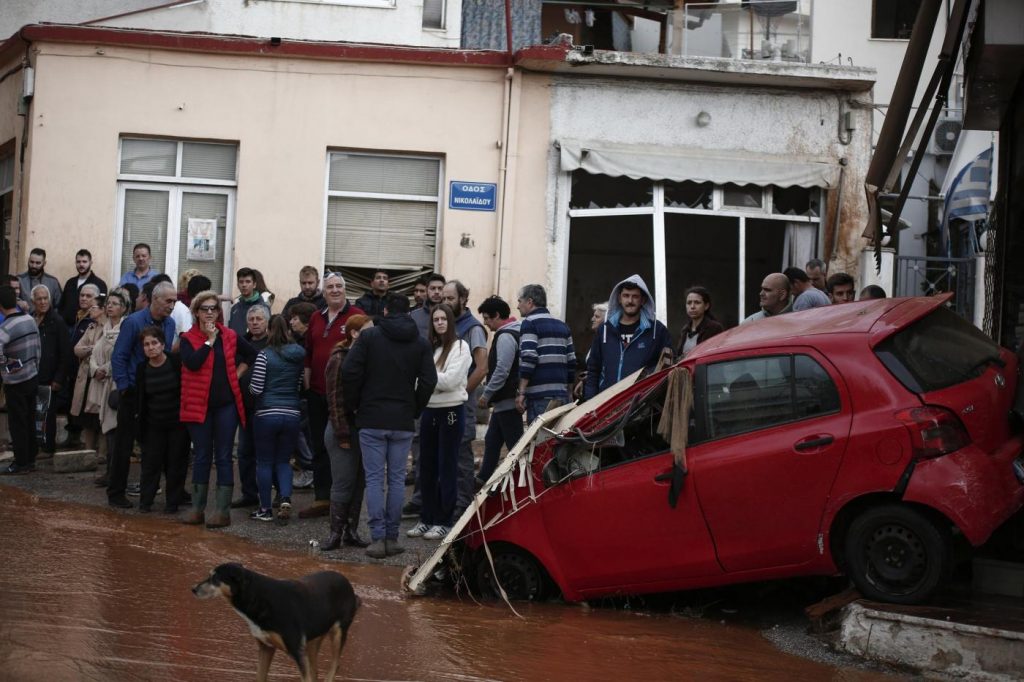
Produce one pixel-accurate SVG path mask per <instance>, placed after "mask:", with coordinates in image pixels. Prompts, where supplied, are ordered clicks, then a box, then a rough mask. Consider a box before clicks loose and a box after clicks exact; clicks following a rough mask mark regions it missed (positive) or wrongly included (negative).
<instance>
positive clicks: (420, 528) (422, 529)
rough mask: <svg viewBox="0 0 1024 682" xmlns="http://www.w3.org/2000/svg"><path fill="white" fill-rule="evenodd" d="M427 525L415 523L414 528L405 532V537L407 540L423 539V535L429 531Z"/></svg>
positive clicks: (429, 527) (429, 526)
mask: <svg viewBox="0 0 1024 682" xmlns="http://www.w3.org/2000/svg"><path fill="white" fill-rule="evenodd" d="M431 527H432V526H431V525H430V524H429V523H423V522H422V521H421V522H419V523H417V524H416V525H415V526H413V527H412V528H410V529H409V530H407V531H405V537H407V538H419V537H423V534H424V533H426V532H427V531H428V530H430V529H431Z"/></svg>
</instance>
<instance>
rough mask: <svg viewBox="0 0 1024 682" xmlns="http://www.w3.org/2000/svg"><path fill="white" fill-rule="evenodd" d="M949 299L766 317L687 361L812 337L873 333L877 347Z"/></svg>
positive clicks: (719, 339) (889, 301)
mask: <svg viewBox="0 0 1024 682" xmlns="http://www.w3.org/2000/svg"><path fill="white" fill-rule="evenodd" d="M949 298H950V297H949V296H948V295H945V296H918V297H914V298H882V299H874V300H869V301H856V302H854V303H843V304H841V305H830V306H822V307H820V308H812V309H810V310H801V311H800V312H796V313H786V314H784V315H776V316H774V317H766V318H764V319H762V320H757V321H754V322H748V323H747V324H741V325H739V326H737V327H733V328H732V329H730V330H728V331H726V332H723V333H721V334H719V335H717V336H714V337H712V338H710V339H708V340H707V341H705V342H704V343H701V344H700V345H698V346H697V347H696V348H695V349H694V350H693V353H691V354H690V355H688V356H687V357H686V359H687V360H690V359H697V358H701V357H704V356H708V355H717V354H719V353H722V352H727V351H738V350H751V349H756V348H761V347H765V346H779V345H790V344H797V343H799V344H805V343H806V338H807V337H809V336H823V335H829V334H869V335H870V337H871V338H870V344H871V346H874V345H875V344H877V343H878V342H879V341H881V340H882V339H883V338H886V337H887V336H889V335H890V334H892V333H893V332H895V331H896V330H898V329H902V328H903V327H905V326H907V325H908V324H910V323H911V322H913V321H915V320H919V319H921V318H922V317H924V316H925V315H927V314H928V313H929V312H931V311H932V310H934V309H935V308H937V307H938V306H940V305H942V304H943V303H945V302H946V301H947V300H948V299H949ZM812 345H813V344H812Z"/></svg>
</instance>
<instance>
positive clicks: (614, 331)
mask: <svg viewBox="0 0 1024 682" xmlns="http://www.w3.org/2000/svg"><path fill="white" fill-rule="evenodd" d="M671 347H672V337H671V335H670V334H669V333H668V329H667V328H666V327H665V325H663V324H662V323H661V322H658V320H657V318H656V317H655V313H654V300H653V299H652V298H651V294H650V291H648V289H647V284H646V283H645V282H644V280H643V278H642V277H640V275H632V276H630V277H627V278H626V279H624V280H622V281H621V282H619V283H618V284H616V285H615V287H614V288H613V289H612V295H611V297H609V299H608V315H607V317H606V318H605V323H604V324H603V325H601V327H600V328H599V329H598V330H597V334H596V335H595V336H594V343H593V345H591V347H590V354H589V355H588V356H587V383H586V385H585V386H584V389H583V397H584V399H587V400H589V399H590V398H593V397H594V396H595V395H597V394H598V393H600V392H601V391H603V390H604V389H606V388H608V387H609V386H612V385H614V384H616V383H618V382H619V381H620V380H622V379H623V378H624V377H627V376H629V375H630V374H632V373H633V372H635V371H637V370H638V369H641V368H646V369H653V368H654V366H655V365H657V364H658V358H659V357H661V352H662V350H664V349H665V348H671Z"/></svg>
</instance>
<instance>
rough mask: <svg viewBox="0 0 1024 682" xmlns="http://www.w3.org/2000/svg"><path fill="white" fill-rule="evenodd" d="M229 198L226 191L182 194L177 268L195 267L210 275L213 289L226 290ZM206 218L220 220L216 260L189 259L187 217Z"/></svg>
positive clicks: (181, 269) (183, 269) (180, 270)
mask: <svg viewBox="0 0 1024 682" xmlns="http://www.w3.org/2000/svg"><path fill="white" fill-rule="evenodd" d="M227 217H228V197H227V195H226V194H205V193H203V194H200V193H198V192H183V193H182V195H181V235H180V237H179V238H178V271H179V273H181V272H185V271H186V270H190V269H193V268H195V269H196V270H198V271H199V272H200V273H201V274H203V275H206V276H207V277H209V278H210V282H211V283H212V285H213V291H223V286H224V249H225V246H224V245H225V244H226V243H227ZM189 218H207V219H216V220H217V249H216V254H215V255H216V256H217V258H216V260H207V261H193V260H188V219H189Z"/></svg>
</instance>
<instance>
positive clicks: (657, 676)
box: [0, 487, 878, 682]
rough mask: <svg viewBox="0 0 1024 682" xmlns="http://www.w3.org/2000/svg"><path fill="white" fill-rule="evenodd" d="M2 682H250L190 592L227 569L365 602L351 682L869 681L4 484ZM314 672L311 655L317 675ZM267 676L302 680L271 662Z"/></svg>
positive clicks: (244, 664) (0, 510) (729, 632)
mask: <svg viewBox="0 0 1024 682" xmlns="http://www.w3.org/2000/svg"><path fill="white" fill-rule="evenodd" d="M0 548H2V552H3V554H2V557H0V562H2V563H0V565H2V573H0V680H4V681H13V680H46V681H48V682H56V681H59V680H75V681H77V680H103V681H104V682H107V681H121V680H124V681H131V682H137V681H144V680H216V681H217V682H221V681H225V682H226V681H231V680H252V679H254V677H255V670H256V644H255V642H254V641H253V639H252V637H251V636H250V634H249V631H248V628H247V626H246V625H245V624H244V623H243V621H242V619H241V618H239V617H238V615H236V614H235V612H234V611H233V610H232V609H231V608H230V606H229V605H228V604H227V602H225V601H222V600H212V601H199V600H197V599H195V598H194V597H193V596H192V594H191V592H190V588H191V587H192V585H194V584H195V583H196V582H198V581H200V580H202V579H203V578H205V577H206V575H207V574H208V573H209V570H210V569H211V568H212V567H213V566H215V565H217V564H219V563H221V562H224V561H241V562H243V563H245V564H246V565H247V566H248V567H250V568H252V569H255V570H257V571H260V572H262V573H267V574H270V575H272V576H275V577H297V576H300V575H304V574H306V573H309V572H312V571H315V570H320V569H325V568H326V569H333V570H340V571H342V572H344V573H345V575H347V576H348V578H349V579H350V580H351V581H352V583H353V584H354V585H355V588H356V592H357V593H358V594H359V596H360V597H361V598H362V600H363V607H362V609H361V610H360V612H359V613H358V615H357V616H356V620H355V623H354V625H353V627H352V631H351V636H350V637H349V643H348V647H347V648H346V650H345V654H344V656H343V658H342V672H341V675H339V678H340V679H349V680H459V681H468V680H667V679H699V680H741V679H742V680H786V681H787V682H792V681H793V680H857V681H859V680H867V679H874V678H876V677H878V675H877V673H872V672H867V671H862V670H856V669H843V668H835V667H830V666H827V665H822V664H819V663H815V662H811V661H807V660H804V659H801V658H798V657H795V656H791V655H788V654H784V653H781V652H780V651H778V650H776V649H775V648H773V646H772V645H771V644H770V643H769V642H767V641H766V640H765V639H764V638H762V637H761V635H760V634H759V633H758V632H757V631H756V630H754V629H746V628H743V627H737V626H732V625H728V626H727V625H721V624H719V623H717V622H713V621H712V622H709V621H705V620H698V619H687V618H679V617H673V616H670V615H637V614H635V613H629V612H622V611H615V610H603V609H602V610H588V609H584V608H581V607H576V606H568V605H560V604H540V605H525V606H523V607H522V608H520V609H519V611H520V613H521V614H522V616H523V618H517V617H516V616H514V615H513V614H512V613H511V612H510V611H509V610H508V608H507V607H502V606H499V605H496V604H495V605H490V604H488V605H478V604H476V603H474V602H473V601H472V600H458V599H455V598H446V599H440V598H411V597H405V596H403V595H402V594H401V592H400V591H399V587H398V586H399V577H400V573H401V571H400V569H398V568H395V567H389V566H372V565H355V564H342V563H337V562H322V561H319V560H317V559H316V558H314V557H309V556H305V555H301V554H289V553H285V552H280V551H268V550H266V549H264V548H261V547H260V546H258V545H255V544H252V543H250V542H248V541H245V540H241V539H238V538H235V537H232V536H229V535H224V534H221V533H215V532H208V531H205V530H202V529H197V528H194V527H188V526H183V525H180V524H175V523H170V522H168V521H167V520H166V519H159V518H149V517H139V516H131V515H123V514H117V513H113V512H110V511H107V510H103V509H95V508H92V507H85V506H80V505H74V504H66V503H61V502H53V501H49V500H44V499H39V498H38V497H35V496H33V495H31V494H30V493H26V492H24V491H21V490H16V489H14V488H10V487H2V488H0ZM325 666H326V663H325V661H323V660H321V674H322V673H323V670H324V668H325ZM271 676H272V679H277V680H286V679H298V674H297V672H296V668H295V665H294V664H293V663H292V662H291V661H290V659H288V658H287V657H286V656H284V655H283V654H278V655H277V656H276V657H275V659H274V665H273V668H272V670H271Z"/></svg>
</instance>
